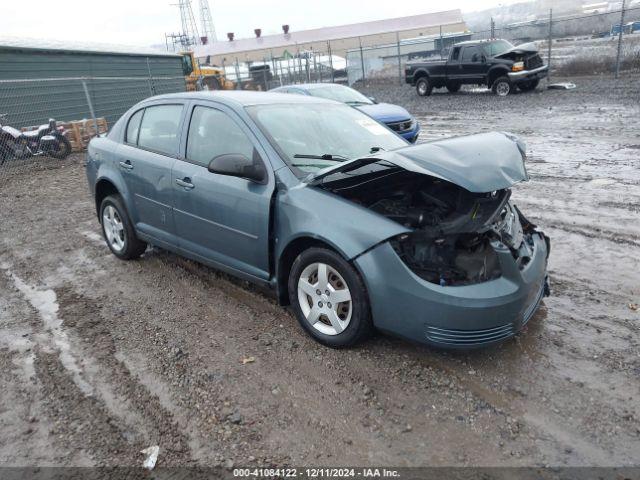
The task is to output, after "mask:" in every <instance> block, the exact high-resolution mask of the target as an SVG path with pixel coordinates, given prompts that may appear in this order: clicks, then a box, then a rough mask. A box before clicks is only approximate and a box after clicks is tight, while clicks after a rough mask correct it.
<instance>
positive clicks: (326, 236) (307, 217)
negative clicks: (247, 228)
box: [275, 183, 411, 260]
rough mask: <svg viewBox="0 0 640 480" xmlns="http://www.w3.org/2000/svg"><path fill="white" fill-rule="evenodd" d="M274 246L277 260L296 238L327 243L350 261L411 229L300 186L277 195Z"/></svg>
mask: <svg viewBox="0 0 640 480" xmlns="http://www.w3.org/2000/svg"><path fill="white" fill-rule="evenodd" d="M275 216H276V218H275V226H276V235H275V244H276V245H275V247H276V256H277V258H280V256H281V255H282V252H283V251H284V249H285V248H286V247H287V245H289V244H290V243H291V242H292V241H294V240H296V239H298V238H303V237H307V238H312V239H316V240H320V241H322V242H324V243H327V244H329V245H330V246H331V247H332V248H334V249H335V250H336V251H338V252H339V253H340V254H341V255H342V256H343V257H344V258H346V259H347V260H351V259H353V258H355V257H357V256H358V255H360V254H361V253H362V252H365V251H366V250H368V249H370V248H372V247H374V246H376V245H377V244H379V243H380V242H383V241H385V240H387V239H389V238H391V237H395V236H397V235H402V234H404V233H409V232H411V229H409V228H407V227H405V226H403V225H401V224H399V223H397V222H394V221H393V220H390V219H388V218H385V217H383V216H381V215H379V214H377V213H375V212H373V211H371V210H370V209H368V208H366V207H364V206H360V205H357V204H355V203H352V202H347V201H345V200H344V199H343V198H341V197H339V196H337V195H334V194H332V193H330V192H327V191H325V190H320V189H316V188H313V187H309V186H308V185H306V184H304V183H303V184H299V185H297V186H295V187H293V188H289V189H284V190H281V191H279V192H278V194H277V196H276V208H275Z"/></svg>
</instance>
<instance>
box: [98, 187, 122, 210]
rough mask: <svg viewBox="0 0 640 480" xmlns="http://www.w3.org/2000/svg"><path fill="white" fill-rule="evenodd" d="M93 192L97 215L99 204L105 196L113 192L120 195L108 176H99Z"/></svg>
mask: <svg viewBox="0 0 640 480" xmlns="http://www.w3.org/2000/svg"><path fill="white" fill-rule="evenodd" d="M95 192H96V193H95V196H94V199H95V202H96V215H98V216H100V205H101V204H102V201H103V200H104V199H105V198H106V197H108V196H109V195H114V194H117V195H121V193H120V190H118V187H116V185H115V183H114V182H112V181H111V180H110V179H108V178H101V179H100V180H98V182H97V183H96V190H95Z"/></svg>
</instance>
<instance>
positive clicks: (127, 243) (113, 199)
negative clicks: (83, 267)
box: [100, 195, 147, 260]
mask: <svg viewBox="0 0 640 480" xmlns="http://www.w3.org/2000/svg"><path fill="white" fill-rule="evenodd" d="M100 224H101V225H102V235H103V236H104V239H105V240H106V242H107V246H108V247H109V250H111V253H113V254H114V255H115V256H116V257H118V258H119V259H121V260H133V259H135V258H138V257H139V256H140V255H142V254H143V253H144V251H145V250H146V249H147V244H146V243H144V242H142V241H140V240H139V239H138V237H137V236H136V232H135V230H134V229H133V224H132V223H131V220H130V219H129V215H128V214H127V210H126V209H125V208H124V203H123V201H122V197H121V196H120V195H109V196H108V197H106V198H105V199H104V200H102V203H101V204H100Z"/></svg>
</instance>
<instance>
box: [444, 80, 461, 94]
mask: <svg viewBox="0 0 640 480" xmlns="http://www.w3.org/2000/svg"><path fill="white" fill-rule="evenodd" d="M461 86H462V84H460V83H459V82H449V83H447V90H449V92H450V93H456V92H458V91H460V87H461Z"/></svg>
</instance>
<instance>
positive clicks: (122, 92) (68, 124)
mask: <svg viewBox="0 0 640 480" xmlns="http://www.w3.org/2000/svg"><path fill="white" fill-rule="evenodd" d="M185 90H186V85H185V79H184V77H71V78H52V79H20V80H0V128H1V127H4V128H3V129H2V133H0V185H1V184H2V182H3V181H4V180H6V179H7V178H10V177H11V176H12V175H13V174H14V173H15V172H16V169H24V168H32V167H33V166H35V165H38V166H42V167H45V168H46V166H47V165H55V160H54V158H52V157H55V154H54V155H51V154H50V152H49V151H48V149H47V148H43V147H44V143H45V142H43V140H42V137H43V136H44V135H49V136H51V134H53V136H54V137H55V136H56V133H55V132H56V131H57V132H64V136H65V138H66V139H67V140H68V142H69V147H70V149H71V151H72V153H77V152H81V151H83V150H84V149H85V148H86V145H87V143H88V141H89V140H90V139H91V138H92V137H93V136H95V135H96V134H97V133H104V132H106V131H108V129H109V128H110V127H111V125H113V123H114V122H116V121H117V120H118V118H120V116H121V115H122V114H123V113H124V112H126V111H127V110H128V109H129V108H130V107H132V106H133V105H135V104H136V103H137V102H139V101H141V100H144V99H145V98H148V97H150V96H153V95H160V94H163V93H173V92H182V91H185ZM50 119H54V120H55V125H54V126H53V128H50V127H49V122H50ZM58 143H59V142H58ZM56 145H57V144H56ZM58 163H59V162H58Z"/></svg>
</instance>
